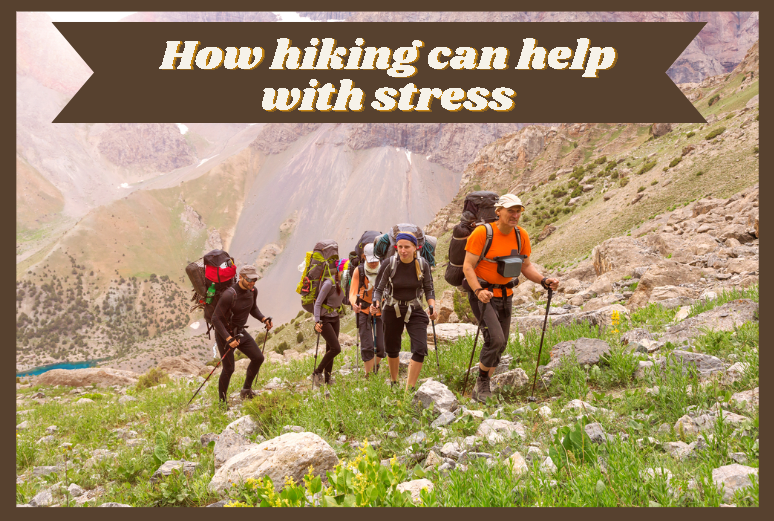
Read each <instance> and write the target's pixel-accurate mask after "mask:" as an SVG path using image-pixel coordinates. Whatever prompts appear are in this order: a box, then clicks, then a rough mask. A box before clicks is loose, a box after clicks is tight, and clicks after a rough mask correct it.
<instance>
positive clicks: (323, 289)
mask: <svg viewBox="0 0 774 521" xmlns="http://www.w3.org/2000/svg"><path fill="white" fill-rule="evenodd" d="M331 289H333V283H332V282H331V280H330V279H325V281H324V282H323V283H322V285H321V286H320V292H319V293H318V294H317V300H315V301H314V321H315V322H319V321H320V315H321V314H322V313H321V312H322V305H323V302H325V301H326V300H327V299H328V294H329V293H330V292H331Z"/></svg>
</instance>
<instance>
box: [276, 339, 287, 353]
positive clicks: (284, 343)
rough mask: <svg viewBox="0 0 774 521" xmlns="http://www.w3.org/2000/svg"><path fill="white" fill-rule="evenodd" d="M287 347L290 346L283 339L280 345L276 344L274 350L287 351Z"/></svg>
mask: <svg viewBox="0 0 774 521" xmlns="http://www.w3.org/2000/svg"><path fill="white" fill-rule="evenodd" d="M288 349H290V346H289V345H288V343H287V342H285V341H283V342H282V343H281V344H280V345H278V346H277V348H276V349H275V351H277V352H278V353H279V354H282V353H284V352H285V351H287V350H288Z"/></svg>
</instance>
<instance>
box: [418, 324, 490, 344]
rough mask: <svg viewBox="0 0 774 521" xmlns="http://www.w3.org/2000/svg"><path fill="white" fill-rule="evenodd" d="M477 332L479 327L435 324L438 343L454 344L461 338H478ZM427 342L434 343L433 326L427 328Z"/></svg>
mask: <svg viewBox="0 0 774 521" xmlns="http://www.w3.org/2000/svg"><path fill="white" fill-rule="evenodd" d="M476 330H478V326H474V325H473V324H462V323H459V324H451V323H447V324H439V323H438V322H436V323H435V335H436V337H438V342H439V343H440V342H444V341H446V342H454V341H455V340H457V339H458V338H460V337H463V336H465V335H470V336H476ZM427 340H428V342H430V343H433V326H432V324H430V325H428V326H427Z"/></svg>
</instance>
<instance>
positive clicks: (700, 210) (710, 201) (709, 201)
mask: <svg viewBox="0 0 774 521" xmlns="http://www.w3.org/2000/svg"><path fill="white" fill-rule="evenodd" d="M725 202H726V200H725V199H716V198H714V197H705V198H703V199H699V200H698V201H696V202H695V203H693V205H692V206H693V208H692V214H691V216H692V217H698V216H699V215H703V214H706V213H709V211H710V210H712V209H713V208H719V207H722V206H723V205H724V204H725Z"/></svg>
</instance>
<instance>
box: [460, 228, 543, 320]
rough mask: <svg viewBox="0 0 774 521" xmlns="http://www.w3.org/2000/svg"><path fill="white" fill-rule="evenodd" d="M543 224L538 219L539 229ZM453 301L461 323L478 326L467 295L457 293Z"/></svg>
mask: <svg viewBox="0 0 774 521" xmlns="http://www.w3.org/2000/svg"><path fill="white" fill-rule="evenodd" d="M541 224H542V221H541V220H540V219H538V221H537V222H536V223H535V226H538V227H539V226H540V225H541ZM452 300H453V301H454V312H455V313H457V317H459V319H460V322H467V323H470V324H477V322H476V316H475V315H474V314H473V310H472V309H471V308H470V302H468V298H467V296H466V295H465V294H463V293H461V292H459V291H455V292H454V294H453V295H452Z"/></svg>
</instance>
